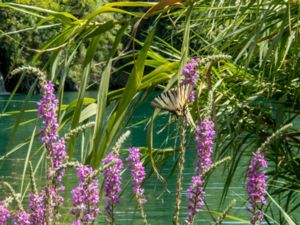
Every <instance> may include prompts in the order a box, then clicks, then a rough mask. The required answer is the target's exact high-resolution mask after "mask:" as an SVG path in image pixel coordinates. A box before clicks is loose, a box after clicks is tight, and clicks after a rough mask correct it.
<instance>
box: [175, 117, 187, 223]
mask: <svg viewBox="0 0 300 225" xmlns="http://www.w3.org/2000/svg"><path fill="white" fill-rule="evenodd" d="M180 139H181V142H180V148H179V160H178V176H177V192H176V202H175V212H174V215H173V225H179V211H180V203H181V190H182V175H183V169H184V155H185V127H184V119H182V120H181V124H180Z"/></svg>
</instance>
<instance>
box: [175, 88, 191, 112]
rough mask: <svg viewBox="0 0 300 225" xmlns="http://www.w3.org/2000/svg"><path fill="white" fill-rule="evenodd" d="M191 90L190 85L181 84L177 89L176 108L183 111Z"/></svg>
mask: <svg viewBox="0 0 300 225" xmlns="http://www.w3.org/2000/svg"><path fill="white" fill-rule="evenodd" d="M192 90H193V86H192V85H190V84H181V85H180V86H179V87H178V89H177V92H178V95H177V96H178V108H179V109H180V110H183V109H184V107H185V106H186V104H187V103H188V101H189V97H190V94H191V92H192Z"/></svg>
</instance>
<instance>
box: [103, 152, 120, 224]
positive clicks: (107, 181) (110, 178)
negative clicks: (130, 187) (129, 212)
mask: <svg viewBox="0 0 300 225" xmlns="http://www.w3.org/2000/svg"><path fill="white" fill-rule="evenodd" d="M113 161H114V162H115V164H113V165H111V166H108V167H107V168H106V169H105V170H104V171H103V176H104V193H105V196H106V198H107V200H106V207H105V212H106V213H107V215H108V216H109V217H110V218H111V219H112V220H113V216H114V215H113V209H114V207H115V206H116V205H117V204H119V203H120V192H121V181H122V179H121V171H122V168H123V162H122V160H121V159H120V158H119V156H118V155H117V154H115V153H113V152H110V153H109V154H108V155H107V157H106V158H105V159H104V160H103V161H102V164H103V166H105V165H108V164H109V163H111V162H113Z"/></svg>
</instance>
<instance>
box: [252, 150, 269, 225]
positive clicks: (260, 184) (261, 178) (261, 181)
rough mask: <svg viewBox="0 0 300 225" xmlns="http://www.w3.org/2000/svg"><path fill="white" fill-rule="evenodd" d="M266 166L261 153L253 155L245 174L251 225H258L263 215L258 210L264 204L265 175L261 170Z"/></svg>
mask: <svg viewBox="0 0 300 225" xmlns="http://www.w3.org/2000/svg"><path fill="white" fill-rule="evenodd" d="M267 166H268V164H267V161H266V160H265V157H264V154H263V153H262V152H258V153H253V157H252V160H251V162H250V165H249V168H248V173H247V193H248V196H249V198H250V199H249V201H248V203H249V205H250V209H249V210H250V211H251V212H252V217H251V224H252V225H256V224H260V223H261V221H262V220H263V213H262V212H261V211H260V210H259V209H258V207H261V206H262V205H265V204H266V198H265V193H266V187H267V184H266V178H267V176H266V174H265V172H264V171H261V168H266V167H267Z"/></svg>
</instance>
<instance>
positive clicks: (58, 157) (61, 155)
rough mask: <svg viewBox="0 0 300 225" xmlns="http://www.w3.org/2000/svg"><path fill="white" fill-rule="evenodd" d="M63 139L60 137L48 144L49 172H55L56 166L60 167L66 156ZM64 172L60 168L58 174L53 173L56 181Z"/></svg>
mask: <svg viewBox="0 0 300 225" xmlns="http://www.w3.org/2000/svg"><path fill="white" fill-rule="evenodd" d="M65 148H66V145H65V140H64V139H60V140H58V141H57V142H53V143H51V144H50V151H49V154H48V158H49V159H50V161H51V164H52V165H51V172H55V171H56V169H57V168H58V167H60V166H61V165H62V164H63V163H64V162H65V161H66V158H67V152H66V149H65ZM64 174H65V170H64V169H62V170H60V171H59V174H55V178H56V180H57V181H58V182H61V181H62V178H63V176H64Z"/></svg>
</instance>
